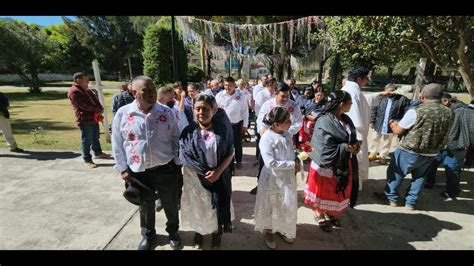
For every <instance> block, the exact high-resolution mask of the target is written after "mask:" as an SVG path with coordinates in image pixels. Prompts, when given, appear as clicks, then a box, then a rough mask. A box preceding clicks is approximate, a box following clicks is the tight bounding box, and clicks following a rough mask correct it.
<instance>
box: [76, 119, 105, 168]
mask: <svg viewBox="0 0 474 266" xmlns="http://www.w3.org/2000/svg"><path fill="white" fill-rule="evenodd" d="M79 129H80V130H81V140H82V157H83V158H84V161H85V162H91V161H92V156H91V145H92V150H93V151H94V155H99V154H101V153H102V148H101V147H100V142H99V136H100V131H99V123H96V122H83V123H81V124H80V125H79Z"/></svg>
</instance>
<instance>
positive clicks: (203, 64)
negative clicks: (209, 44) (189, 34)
mask: <svg viewBox="0 0 474 266" xmlns="http://www.w3.org/2000/svg"><path fill="white" fill-rule="evenodd" d="M200 55H201V69H202V71H206V49H205V43H204V39H203V37H202V36H201V54H200Z"/></svg>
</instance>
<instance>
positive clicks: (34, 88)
mask: <svg viewBox="0 0 474 266" xmlns="http://www.w3.org/2000/svg"><path fill="white" fill-rule="evenodd" d="M30 75H31V83H30V92H31V93H40V92H41V89H40V84H39V83H40V80H39V78H38V71H36V70H31V74H30Z"/></svg>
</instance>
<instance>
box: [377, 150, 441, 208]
mask: <svg viewBox="0 0 474 266" xmlns="http://www.w3.org/2000/svg"><path fill="white" fill-rule="evenodd" d="M434 158H435V157H429V156H422V155H419V154H416V153H410V152H407V151H404V150H402V149H400V148H398V149H396V150H395V152H394V153H391V154H390V165H389V166H388V168H387V185H386V186H385V195H386V196H387V198H388V200H389V201H390V202H397V199H398V194H399V193H398V190H399V189H400V185H401V184H402V182H403V179H404V178H405V176H406V175H407V174H409V173H411V176H412V181H411V184H410V186H409V187H408V190H407V194H406V197H405V205H408V206H411V207H414V206H415V204H416V201H417V200H418V198H419V197H420V196H421V191H422V189H423V185H424V182H425V177H426V175H427V172H428V169H429V167H430V165H431V162H432V161H433V160H434Z"/></svg>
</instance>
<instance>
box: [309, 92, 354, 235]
mask: <svg viewBox="0 0 474 266" xmlns="http://www.w3.org/2000/svg"><path fill="white" fill-rule="evenodd" d="M330 98H331V100H330V101H329V102H328V104H327V106H326V108H325V109H324V111H323V112H321V114H320V115H319V116H318V117H317V119H316V123H315V127H314V132H313V137H312V140H311V146H312V147H313V151H312V152H311V153H310V157H311V159H312V162H311V166H310V169H309V175H308V180H307V184H306V186H305V191H304V195H305V203H306V204H309V205H311V206H312V207H313V208H314V211H315V214H316V217H317V218H318V224H319V227H320V228H321V229H323V230H324V231H326V232H329V231H331V229H332V226H335V227H338V226H340V222H339V220H337V219H336V218H335V216H339V215H341V214H342V213H343V212H344V211H345V210H346V209H347V207H348V206H349V202H350V198H351V191H352V179H353V177H354V176H355V172H356V171H355V169H357V168H356V167H355V166H356V165H357V159H356V156H355V155H356V154H357V152H358V151H359V149H360V146H359V145H358V144H357V139H356V131H355V128H354V124H353V123H352V121H351V119H350V118H349V116H347V115H346V114H344V113H345V112H348V111H349V110H350V108H351V105H352V99H351V95H350V94H349V93H347V92H345V91H342V90H338V91H336V92H333V93H331V96H330ZM353 192H355V193H357V191H353Z"/></svg>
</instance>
